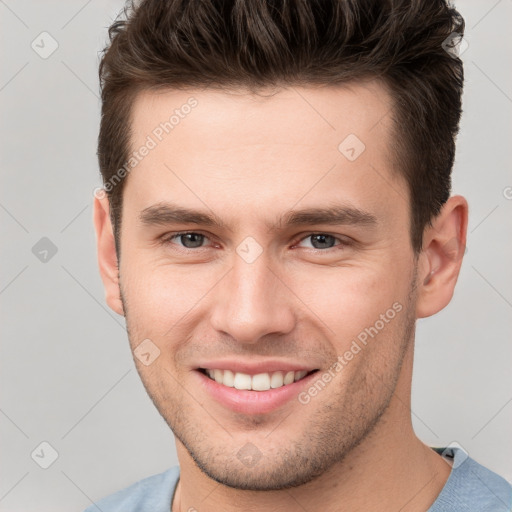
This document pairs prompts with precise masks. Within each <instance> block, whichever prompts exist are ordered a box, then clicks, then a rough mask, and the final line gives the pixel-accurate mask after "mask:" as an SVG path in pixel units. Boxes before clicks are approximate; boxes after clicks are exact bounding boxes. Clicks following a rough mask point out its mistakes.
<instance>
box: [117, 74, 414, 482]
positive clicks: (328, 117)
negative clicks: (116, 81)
mask: <svg viewBox="0 0 512 512" xmlns="http://www.w3.org/2000/svg"><path fill="white" fill-rule="evenodd" d="M273 92H275V91H273ZM185 105H189V107H185ZM390 108H391V101H390V98H389V96H388V95H387V93H386V91H385V89H384V88H383V87H382V86H381V85H379V84H378V83H376V82H368V83H364V84H355V85H351V86H350V87H346V86H343V87H336V88H334V87H332V88H323V89H318V88H294V89H284V90H280V91H278V92H275V94H271V93H269V94H268V95H267V96H266V97H261V96H255V95H250V94H248V93H243V92H237V93H235V92H232V93H227V92H219V91H213V90H190V91H170V92H169V91H166V92H160V93H141V94H140V95H139V96H138V97H137V98H136V101H135V104H134V110H133V138H132V149H133V150H134V151H138V152H139V153H138V154H139V156H140V157H141V158H140V161H139V159H138V160H137V163H136V165H135V166H134V168H133V169H132V170H131V171H130V173H129V175H128V178H127V182H126V186H125V189H124V192H123V211H122V228H121V246H120V254H121V258H120V268H119V276H120V291H121V296H122V304H123V313H124V314H125V316H126V321H127V326H128V331H129V339H130V345H131V348H132V350H134V353H135V355H136V357H135V358H134V360H135V363H136V365H137V369H138V371H139V374H140V377H141V379H142V382H143V384H144V386H145V388H146V390H147V392H148V394H149V395H150V397H151V399H152V400H153V402H154V404H155V406H156V407H157V409H158V411H159V412H160V414H161V415H162V416H163V418H164V419H165V421H166V422H167V423H168V425H169V426H170V427H171V429H172V430H173V432H174V434H175V435H176V437H177V439H178V440H179V442H180V443H181V444H182V446H183V447H185V448H186V450H187V452H188V453H189V455H190V456H191V458H192V459H193V460H194V461H195V463H196V464H197V465H198V466H199V468H201V470H202V471H203V472H204V473H206V474H207V475H208V476H210V477H211V478H213V479H214V480H216V481H218V482H221V483H223V484H225V485H228V486H231V487H237V488H243V489H254V490H269V489H280V488H284V487H289V486H295V485H300V484H302V483H305V482H308V481H311V480H312V479H313V478H315V477H316V476H318V475H320V474H322V473H323V472H324V471H326V470H327V469H329V468H330V467H332V465H333V464H334V463H335V462H336V461H340V460H342V459H343V457H345V456H346V455H347V454H349V453H350V452H351V451H352V450H354V448H355V447H356V446H358V445H359V444H360V443H361V441H362V440H363V439H365V438H366V437H367V436H368V435H369V433H370V432H372V429H373V430H374V431H375V429H376V428H377V427H376V426H377V425H379V419H380V418H381V417H382V415H383V414H385V411H386V410H387V408H388V405H389V403H390V400H391V398H392V396H393V392H394V390H395V387H396V383H397V380H398V379H399V377H400V372H401V371H403V370H402V369H403V367H402V366H401V364H402V362H403V358H404V354H405V353H406V350H407V348H408V346H409V345H410V343H411V342H412V339H413V333H414V322H415V300H416V296H415V291H414V290H415V268H416V267H415V260H414V257H413V252H412V249H411V245H410V238H409V204H408V199H407V198H408V196H409V195H408V191H407V187H406V184H405V182H404V181H402V178H401V177H400V176H399V175H398V174H397V173H396V172H394V169H393V167H392V161H391V158H390V154H389V151H388V148H389V147H390V145H391V144H392V140H391V120H390V117H389V110H390ZM175 111H177V112H175ZM173 112H175V114H176V115H175V118H174V119H173V120H171V123H172V128H170V127H169V124H168V125H165V122H166V121H169V118H170V116H171V115H172V114H173ZM161 123H163V124H161ZM162 126H163V127H164V128H162ZM166 129H167V130H166ZM148 137H149V138H148ZM143 146H146V147H149V150H148V151H145V150H140V148H141V147H143ZM142 153H144V154H145V155H142ZM137 158H138V157H137ZM192 213H194V214H195V216H192V215H191V214H192ZM144 340H145V341H144ZM141 343H143V344H142V345H141ZM137 354H139V356H137ZM140 356H142V357H140ZM280 372H282V373H281V374H280ZM290 372H294V373H290ZM208 373H210V374H211V376H212V377H213V378H212V377H210V376H208ZM304 373H305V374H306V375H304ZM237 374H239V375H237ZM255 375H257V377H254V376H255ZM292 380H293V382H291V381H292ZM233 386H234V387H233ZM249 386H251V387H255V388H258V389H257V390H254V389H244V388H248V387H249ZM271 386H275V387H271ZM237 388H242V389H237ZM269 388H270V389H269ZM290 468H293V471H290Z"/></svg>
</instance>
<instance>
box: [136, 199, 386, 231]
mask: <svg viewBox="0 0 512 512" xmlns="http://www.w3.org/2000/svg"><path fill="white" fill-rule="evenodd" d="M139 219H140V221H141V223H142V224H143V225H145V226H165V225H170V224H198V225H202V226H208V227H218V228H223V229H225V230H228V231H233V230H232V228H231V227H229V226H228V225H227V224H226V223H225V222H223V221H222V220H221V219H220V218H219V217H218V216H217V215H215V214H214V213H213V212H211V213H208V212H205V211H200V210H193V209H190V208H184V207H182V206H178V205H174V204H172V203H167V202H165V203H162V202H161V203H157V204H155V205H152V206H148V207H147V208H144V210H142V211H141V212H140V215H139ZM317 224H328V225H359V226H368V227H374V226H377V225H378V220H377V217H376V216H375V215H373V214H372V213H370V212H368V211H364V210H361V209H359V208H355V207H352V206H345V205H334V206H330V207H326V208H306V209H302V210H290V211H288V212H286V213H285V214H283V215H282V216H281V217H280V218H279V219H278V221H277V223H276V224H274V225H269V224H267V227H268V228H269V231H276V230H278V229H283V227H286V226H288V227H292V226H302V225H317Z"/></svg>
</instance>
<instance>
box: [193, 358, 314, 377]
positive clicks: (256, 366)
mask: <svg viewBox="0 0 512 512" xmlns="http://www.w3.org/2000/svg"><path fill="white" fill-rule="evenodd" d="M200 368H204V369H208V370H231V371H233V372H235V373H236V372H238V373H246V374H248V375H256V374H258V373H267V372H268V373H272V372H277V371H282V372H291V371H295V372H298V371H301V370H303V371H304V370H305V371H307V372H311V371H313V370H317V369H318V368H316V367H314V366H311V365H309V364H304V363H298V362H291V361H279V360H276V359H272V360H266V361H257V362H255V361H251V362H249V361H241V360H239V359H237V360H229V359H219V360H215V361H204V362H201V363H199V364H198V366H197V369H200Z"/></svg>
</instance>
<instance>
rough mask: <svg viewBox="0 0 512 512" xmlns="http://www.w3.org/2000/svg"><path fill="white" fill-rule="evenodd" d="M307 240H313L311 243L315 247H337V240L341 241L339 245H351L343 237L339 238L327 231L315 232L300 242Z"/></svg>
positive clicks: (322, 248) (320, 248)
mask: <svg viewBox="0 0 512 512" xmlns="http://www.w3.org/2000/svg"><path fill="white" fill-rule="evenodd" d="M305 240H311V245H312V248H313V249H319V250H324V249H333V248H334V247H336V241H339V242H340V243H339V244H337V245H338V246H339V245H341V246H348V245H350V244H349V242H348V241H346V240H342V239H341V238H337V237H335V236H333V235H329V234H327V233H313V234H310V235H308V236H306V237H304V238H302V239H300V240H299V243H301V242H304V241H305Z"/></svg>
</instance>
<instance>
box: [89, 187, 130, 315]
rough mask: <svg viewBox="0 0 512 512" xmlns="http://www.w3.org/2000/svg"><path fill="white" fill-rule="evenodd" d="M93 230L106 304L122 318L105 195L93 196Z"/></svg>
mask: <svg viewBox="0 0 512 512" xmlns="http://www.w3.org/2000/svg"><path fill="white" fill-rule="evenodd" d="M98 195H99V194H98ZM94 229H95V230H96V241H97V249H98V265H99V268H100V275H101V280H102V281H103V286H104V287H105V299H106V302H107V304H108V306H109V307H110V309H112V310H113V311H115V312H116V313H118V314H119V315H123V316H124V311H123V303H122V301H121V291H120V288H119V263H118V261H117V255H116V246H115V241H114V233H113V229H112V222H111V220H110V205H109V202H108V197H107V195H106V194H101V195H100V197H97V196H96V194H95V197H94Z"/></svg>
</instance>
